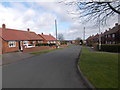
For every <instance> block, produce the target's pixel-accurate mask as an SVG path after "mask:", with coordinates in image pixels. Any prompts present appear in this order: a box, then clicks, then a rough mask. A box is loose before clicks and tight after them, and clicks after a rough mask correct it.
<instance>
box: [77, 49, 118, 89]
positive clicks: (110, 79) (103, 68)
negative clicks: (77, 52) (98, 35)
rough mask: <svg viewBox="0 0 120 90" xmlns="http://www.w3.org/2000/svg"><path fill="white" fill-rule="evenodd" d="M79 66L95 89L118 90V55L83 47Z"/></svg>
mask: <svg viewBox="0 0 120 90" xmlns="http://www.w3.org/2000/svg"><path fill="white" fill-rule="evenodd" d="M79 66H80V69H81V71H82V72H83V74H84V75H85V76H86V77H87V79H88V80H89V81H90V82H91V84H92V85H93V86H94V87H95V88H118V54H114V53H106V52H92V51H89V50H88V49H87V48H85V47H83V48H82V54H81V56H80V60H79Z"/></svg>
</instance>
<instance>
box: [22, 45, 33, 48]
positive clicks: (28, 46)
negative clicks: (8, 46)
mask: <svg viewBox="0 0 120 90" xmlns="http://www.w3.org/2000/svg"><path fill="white" fill-rule="evenodd" d="M24 46H25V48H32V47H35V46H34V45H32V44H24Z"/></svg>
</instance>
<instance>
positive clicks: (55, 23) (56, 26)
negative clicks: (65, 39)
mask: <svg viewBox="0 0 120 90" xmlns="http://www.w3.org/2000/svg"><path fill="white" fill-rule="evenodd" d="M55 32H56V48H57V20H56V19H55Z"/></svg>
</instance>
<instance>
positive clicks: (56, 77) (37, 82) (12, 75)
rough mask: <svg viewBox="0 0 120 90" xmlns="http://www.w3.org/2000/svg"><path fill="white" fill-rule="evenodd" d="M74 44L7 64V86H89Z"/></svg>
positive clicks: (78, 47) (4, 80) (4, 78)
mask: <svg viewBox="0 0 120 90" xmlns="http://www.w3.org/2000/svg"><path fill="white" fill-rule="evenodd" d="M80 49H81V47H80V46H73V47H67V48H65V49H62V50H58V51H53V52H50V53H46V54H42V55H38V56H34V57H31V58H29V59H25V60H22V61H19V62H16V63H13V64H9V65H5V66H3V88H85V87H86V86H85V84H84V82H83V81H82V79H81V77H80V76H79V73H78V72H77V68H76V58H77V57H78V55H79V52H80Z"/></svg>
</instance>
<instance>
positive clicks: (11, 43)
mask: <svg viewBox="0 0 120 90" xmlns="http://www.w3.org/2000/svg"><path fill="white" fill-rule="evenodd" d="M8 46H9V47H16V41H9V42H8Z"/></svg>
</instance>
